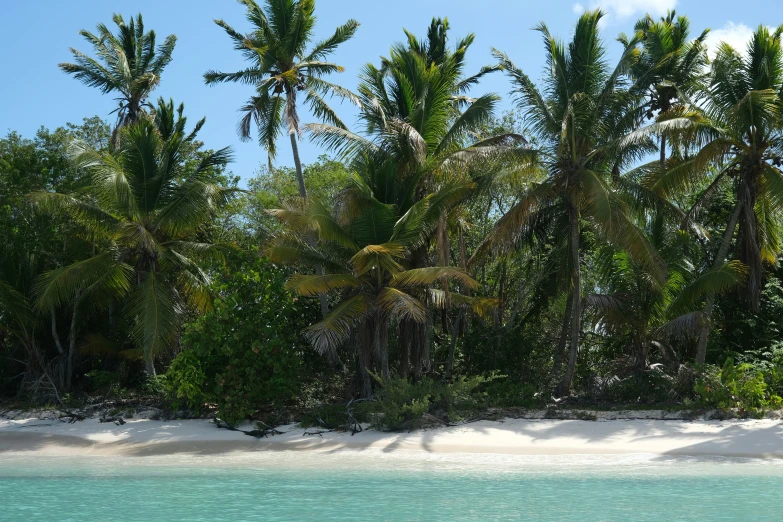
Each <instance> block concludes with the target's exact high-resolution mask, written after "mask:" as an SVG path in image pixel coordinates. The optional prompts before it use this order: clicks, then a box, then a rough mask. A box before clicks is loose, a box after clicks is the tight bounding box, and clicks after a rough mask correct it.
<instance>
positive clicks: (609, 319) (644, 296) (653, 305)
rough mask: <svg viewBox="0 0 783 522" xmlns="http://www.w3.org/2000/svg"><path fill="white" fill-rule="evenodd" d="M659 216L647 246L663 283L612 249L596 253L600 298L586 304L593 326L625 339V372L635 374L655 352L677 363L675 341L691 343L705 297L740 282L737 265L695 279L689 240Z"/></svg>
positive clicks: (653, 221) (592, 296)
mask: <svg viewBox="0 0 783 522" xmlns="http://www.w3.org/2000/svg"><path fill="white" fill-rule="evenodd" d="M671 221H672V220H671V219H670V218H669V217H668V216H665V215H664V214H662V213H658V214H656V215H654V217H653V218H652V219H649V220H648V222H647V223H646V228H647V229H646V234H647V237H648V238H649V241H650V243H651V244H652V245H653V246H654V247H655V249H656V251H657V252H658V253H659V255H660V256H661V257H662V258H663V259H664V260H665V261H666V278H665V280H663V281H660V280H656V279H654V278H651V277H650V275H649V272H648V271H647V270H646V269H645V268H644V267H643V266H642V265H640V264H639V263H638V262H636V261H634V260H633V259H632V258H631V256H630V255H628V253H627V252H623V251H620V250H618V249H616V248H614V247H612V246H611V245H604V246H602V247H601V248H599V251H598V253H597V256H596V261H595V263H596V267H597V275H598V280H599V286H600V287H601V288H602V289H604V290H605V292H604V293H600V294H598V293H595V294H589V295H588V296H587V297H586V298H585V304H586V306H587V308H588V309H590V310H592V311H593V320H594V326H595V327H596V328H598V329H599V331H602V332H605V333H607V334H609V335H610V336H611V338H612V339H614V340H618V339H627V340H628V342H629V344H630V345H631V348H632V350H631V353H630V364H629V367H630V368H632V369H633V370H634V371H635V372H643V371H645V370H647V369H648V362H647V361H648V356H649V354H650V352H651V351H652V349H653V348H657V349H658V350H659V351H660V352H661V356H662V357H663V358H664V359H669V360H676V359H677V356H676V353H675V350H674V348H673V346H672V345H673V341H677V340H682V339H687V338H691V337H692V336H693V335H694V334H695V333H698V331H699V329H700V327H701V325H702V324H703V323H704V315H703V313H702V312H701V311H697V307H698V306H699V304H700V301H701V300H703V299H704V296H706V295H708V294H720V293H723V292H726V291H728V290H729V289H731V288H734V287H735V286H736V285H737V284H738V283H739V282H741V281H742V278H743V276H744V267H742V266H741V263H736V262H735V263H728V264H726V265H724V266H721V267H719V268H716V269H714V270H709V271H707V272H705V273H704V274H701V275H699V274H697V273H695V271H694V269H693V263H692V262H691V260H690V259H689V252H690V251H691V250H693V249H692V248H690V244H691V243H692V237H691V236H690V235H689V234H687V233H686V232H684V231H679V230H677V229H675V228H674V227H672V226H671V224H670V223H671Z"/></svg>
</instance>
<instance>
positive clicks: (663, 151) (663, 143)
mask: <svg viewBox="0 0 783 522" xmlns="http://www.w3.org/2000/svg"><path fill="white" fill-rule="evenodd" d="M664 163H666V136H664V135H663V134H661V165H663V164H664Z"/></svg>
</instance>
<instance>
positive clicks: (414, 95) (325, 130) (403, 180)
mask: <svg viewBox="0 0 783 522" xmlns="http://www.w3.org/2000/svg"><path fill="white" fill-rule="evenodd" d="M448 29H449V24H448V20H444V19H437V18H436V19H433V20H432V23H431V24H430V27H429V28H428V32H427V37H426V38H425V39H423V40H419V39H417V38H416V37H415V36H414V35H413V34H411V33H409V32H407V31H406V35H407V41H406V42H405V43H399V44H396V45H394V46H393V47H392V49H391V52H390V54H389V56H388V57H386V58H383V59H382V60H381V64H380V66H375V65H372V64H367V65H365V66H364V68H363V69H362V72H361V75H360V85H359V88H358V103H359V107H360V111H359V121H360V124H361V127H362V128H361V132H351V131H349V130H347V129H343V128H340V127H337V126H334V125H329V124H309V125H307V130H308V131H309V132H310V134H311V135H312V137H313V138H314V140H315V141H316V142H317V143H320V144H322V145H324V146H326V147H327V148H329V149H331V150H332V151H334V152H336V153H338V154H340V155H341V156H343V157H345V158H347V159H348V160H349V161H350V162H352V163H353V165H354V167H355V169H356V170H357V171H358V172H360V173H362V175H363V176H364V175H365V174H366V173H368V172H370V171H374V170H375V167H373V165H389V164H393V165H395V168H396V171H394V172H389V173H388V175H384V176H380V177H377V179H375V180H366V181H367V182H368V183H369V184H371V186H373V188H374V190H375V191H376V192H375V194H376V198H378V199H379V201H381V202H383V203H386V204H395V205H397V206H398V208H399V209H400V211H401V212H405V211H406V210H407V208H409V207H410V205H412V204H414V203H415V202H416V201H418V200H420V199H421V198H423V197H425V196H426V194H428V193H430V192H432V191H434V190H437V189H438V188H439V187H440V185H441V184H442V183H443V182H444V180H447V179H452V180H456V179H463V181H464V180H465V179H464V178H465V177H466V176H467V169H466V168H465V167H466V166H467V165H468V164H469V163H470V162H473V161H479V160H483V159H485V158H487V157H488V156H490V155H492V154H495V153H498V152H499V151H500V150H505V149H506V148H508V149H516V148H517V146H518V145H519V144H523V143H524V139H523V138H522V137H521V136H519V135H516V134H507V135H503V136H493V137H490V138H488V139H485V140H477V139H476V135H477V134H478V131H479V130H480V129H482V128H483V127H484V125H485V124H486V123H487V122H488V121H489V120H490V119H491V117H492V114H493V112H494V109H495V107H496V105H497V102H498V97H497V96H496V95H494V94H486V95H482V96H479V97H478V98H475V99H473V98H469V97H468V96H467V92H468V90H469V88H470V87H471V86H473V85H475V84H476V83H477V82H478V81H479V79H480V78H481V77H482V76H484V75H485V74H488V73H490V72H492V71H493V70H496V69H497V68H496V67H484V68H482V69H481V70H480V71H479V72H478V73H477V74H475V75H472V76H467V75H465V73H464V69H465V58H466V55H467V51H468V49H469V48H470V46H471V44H472V43H473V41H474V36H473V35H472V34H469V35H468V36H466V37H465V38H462V39H459V40H458V41H457V42H456V45H455V46H454V47H453V48H450V46H449V42H448ZM467 181H469V180H467ZM397 189H400V190H399V192H398V191H397ZM441 222H442V223H443V220H442V221H441ZM438 237H441V238H443V237H446V235H445V234H443V233H442V234H438ZM430 239H431V238H430V237H428V238H427V239H426V241H425V242H424V243H422V245H420V246H419V248H416V249H414V250H412V251H411V252H409V253H408V254H407V255H408V256H409V258H408V266H409V267H411V268H414V267H415V268H424V267H426V266H429V265H430V264H431V263H430V260H429V257H428V248H427V247H428V245H429V242H430ZM440 249H441V250H442V251H445V250H446V245H445V244H443V243H442V242H441V244H440ZM442 257H444V256H442ZM400 339H401V344H402V345H401V351H402V352H403V353H410V358H411V361H412V363H413V371H414V375H415V376H417V377H418V376H420V374H421V372H422V370H423V369H426V367H427V365H428V361H429V355H428V346H429V342H428V339H427V333H426V325H424V324H422V323H416V322H414V321H412V320H403V321H402V322H401V323H400Z"/></svg>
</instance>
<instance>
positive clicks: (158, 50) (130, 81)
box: [60, 14, 177, 145]
mask: <svg viewBox="0 0 783 522" xmlns="http://www.w3.org/2000/svg"><path fill="white" fill-rule="evenodd" d="M112 20H113V21H114V23H115V24H117V28H118V29H119V32H118V34H117V35H113V34H112V33H111V32H110V31H109V29H108V28H107V27H106V26H105V25H104V24H98V34H97V35H95V34H93V33H91V32H89V31H86V30H84V29H83V30H81V31H79V34H81V35H82V36H83V37H84V38H85V39H86V40H87V41H88V42H89V43H90V44H92V46H93V47H94V49H95V54H96V55H97V59H96V58H90V57H89V56H87V55H86V54H84V53H82V52H80V51H77V50H76V49H71V53H72V54H73V57H74V61H75V62H76V63H61V64H60V69H62V70H63V71H65V72H67V73H68V74H72V75H73V76H74V77H75V78H77V79H78V80H80V81H81V82H82V83H84V84H85V85H88V86H90V87H97V88H99V89H100V90H101V92H102V93H104V94H108V93H118V95H119V96H118V98H117V101H118V102H119V107H118V108H117V109H116V112H117V125H116V127H115V129H114V132H113V134H112V143H113V144H114V145H117V140H118V138H119V129H120V128H121V127H123V126H125V125H129V124H131V123H133V122H135V121H137V120H138V119H139V118H140V117H141V115H142V114H143V113H144V112H145V111H146V110H147V109H149V108H152V105H151V104H150V103H149V102H147V98H148V97H149V95H150V93H152V91H153V90H154V89H155V87H157V86H158V84H159V83H160V76H161V74H162V73H163V69H165V67H166V66H167V65H168V64H169V62H171V54H172V52H173V51H174V45H175V44H176V43H177V37H176V36H174V35H173V34H172V35H169V36H167V37H166V39H165V40H164V41H163V43H162V44H161V45H159V46H157V47H156V46H155V31H149V32H147V33H145V32H144V22H143V21H142V18H141V14H138V15H137V16H136V19H135V20H134V19H133V17H131V20H130V23H128V24H127V25H126V24H125V21H124V20H123V18H122V16H121V15H118V14H115V15H114V16H113V17H112ZM101 62H103V63H101Z"/></svg>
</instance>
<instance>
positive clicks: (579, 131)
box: [474, 11, 665, 395]
mask: <svg viewBox="0 0 783 522" xmlns="http://www.w3.org/2000/svg"><path fill="white" fill-rule="evenodd" d="M602 16H603V14H602V13H601V12H600V11H592V12H586V13H584V14H583V15H582V16H581V17H580V18H579V21H578V22H577V24H576V30H575V32H574V36H573V40H572V41H571V42H570V43H569V44H568V45H567V46H566V45H565V44H563V43H562V42H560V41H558V40H556V39H555V38H553V37H552V36H551V34H550V32H549V30H548V29H547V27H546V26H545V25H544V24H539V26H538V27H537V30H538V31H540V32H541V33H542V34H543V36H544V42H545V47H546V56H547V71H550V72H551V73H550V74H549V75H547V76H546V77H545V78H544V90H543V92H542V91H539V89H538V88H537V87H536V86H535V85H534V84H533V82H532V81H531V80H530V79H529V77H528V76H527V75H526V74H524V73H523V72H522V71H521V70H520V69H519V68H518V67H516V66H515V65H514V64H513V62H511V60H510V59H509V58H508V57H507V56H506V55H505V54H503V53H501V52H499V51H495V55H496V57H497V58H498V60H499V61H500V63H501V65H502V66H503V69H504V70H505V71H506V72H507V74H508V75H509V76H510V77H511V79H512V82H513V84H514V94H515V95H516V96H517V99H518V103H519V107H520V108H521V109H522V110H523V111H525V113H526V117H527V118H528V121H529V124H530V129H531V130H532V131H533V132H534V134H535V136H536V138H537V140H538V143H539V146H538V147H537V148H533V149H531V150H530V154H529V156H528V159H529V160H530V161H532V162H534V163H535V165H536V167H537V168H538V169H539V170H540V171H541V172H542V173H543V176H544V179H543V180H542V181H541V182H538V183H534V184H532V186H531V188H529V189H528V190H527V191H526V192H525V193H523V194H521V196H520V199H519V202H518V203H517V204H516V205H515V206H514V207H513V208H511V209H510V210H509V211H508V212H507V213H506V214H505V215H504V216H503V217H502V218H501V219H500V220H499V221H498V223H497V225H496V227H495V230H494V232H493V233H492V235H491V236H490V237H489V238H487V240H486V241H485V242H484V244H483V245H482V247H481V248H480V249H479V251H478V252H477V253H476V254H474V257H479V256H482V255H486V254H487V253H488V252H498V251H503V250H505V249H508V248H510V247H511V246H513V245H515V244H524V242H525V241H528V240H531V241H532V239H533V238H534V237H540V236H541V235H543V236H545V237H548V238H551V240H552V241H553V243H554V245H552V246H553V248H555V251H556V252H557V251H559V252H561V253H562V255H560V256H552V257H553V261H552V262H553V263H554V264H555V265H556V267H555V268H556V269H557V271H558V273H559V274H560V277H559V283H560V284H559V286H560V288H561V289H562V290H567V291H568V293H569V294H570V297H569V299H568V304H567V306H566V310H565V316H564V319H563V343H565V338H566V336H567V337H568V338H569V339H570V349H569V352H568V361H567V366H566V371H565V372H564V373H563V375H562V379H561V380H560V383H559V385H558V389H557V393H558V394H561V395H565V394H567V393H569V391H570V388H571V382H572V380H573V376H574V371H575V367H576V358H577V353H578V347H579V338H580V332H581V316H582V294H581V292H582V278H581V264H582V259H581V258H582V254H583V235H584V234H585V233H588V232H589V233H590V234H591V235H594V236H596V237H598V238H600V239H602V240H604V241H607V242H609V243H611V244H614V245H616V246H617V247H619V248H621V249H623V250H625V251H627V252H629V254H630V255H631V256H632V258H633V259H634V260H636V261H637V262H639V263H640V264H642V266H644V267H645V269H647V270H648V271H649V272H650V273H651V274H653V277H657V278H658V279H661V280H662V279H663V278H664V276H665V271H664V270H663V267H662V266H661V262H660V259H659V257H658V255H657V254H656V253H655V250H654V248H653V247H652V246H651V245H650V243H649V242H648V241H647V239H646V238H645V236H644V234H643V233H642V232H641V231H640V230H639V229H638V228H637V227H636V226H635V225H634V223H633V221H632V220H631V218H630V211H631V210H632V207H631V205H630V203H629V200H628V199H627V198H626V197H624V195H623V194H622V193H621V192H618V191H617V190H615V189H613V188H611V187H610V183H611V182H612V181H614V182H615V183H617V184H618V185H621V184H622V185H626V186H628V188H633V189H634V191H635V193H636V194H637V196H638V197H637V198H636V200H637V201H644V200H646V199H649V198H650V197H651V195H650V194H647V193H645V192H644V190H643V189H641V187H638V186H633V187H630V185H631V183H630V181H625V182H624V181H623V180H621V179H620V177H619V172H620V170H621V169H622V168H623V167H624V166H625V165H627V164H629V163H630V162H632V161H634V160H638V158H639V157H640V156H641V155H643V154H646V153H649V152H650V151H654V150H656V146H655V144H654V143H653V142H652V141H651V140H650V139H649V136H648V137H647V138H643V137H640V138H636V139H633V140H629V139H627V138H626V135H627V133H628V132H629V131H631V130H632V129H633V128H634V127H635V125H636V122H638V121H640V118H639V115H640V114H643V112H642V111H643V107H642V103H641V98H640V97H639V96H638V95H636V94H635V93H633V92H631V91H630V90H629V89H628V81H627V79H626V78H625V73H626V72H627V71H628V69H629V67H630V66H631V65H632V64H633V63H634V60H635V59H636V51H635V49H634V47H635V43H636V42H635V41H629V42H627V44H626V46H625V49H624V52H623V53H622V55H621V57H620V60H619V61H618V63H617V65H616V66H615V67H614V69H612V68H610V67H609V65H608V64H607V62H606V60H605V48H604V46H603V45H602V43H601V41H600V39H599V36H598V23H599V20H600V19H601V18H602ZM558 362H559V358H558V357H556V368H555V373H556V374H557V373H559V370H560V369H559V367H557V363H558Z"/></svg>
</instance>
